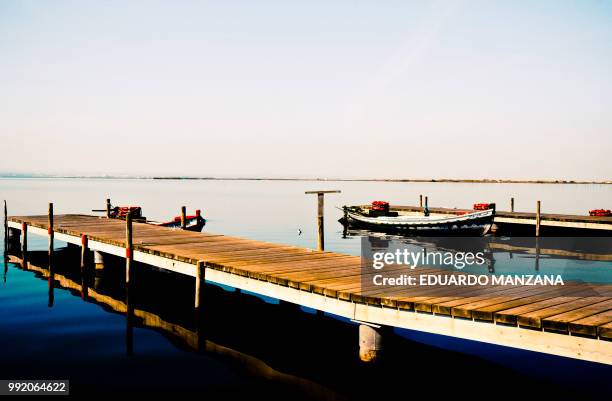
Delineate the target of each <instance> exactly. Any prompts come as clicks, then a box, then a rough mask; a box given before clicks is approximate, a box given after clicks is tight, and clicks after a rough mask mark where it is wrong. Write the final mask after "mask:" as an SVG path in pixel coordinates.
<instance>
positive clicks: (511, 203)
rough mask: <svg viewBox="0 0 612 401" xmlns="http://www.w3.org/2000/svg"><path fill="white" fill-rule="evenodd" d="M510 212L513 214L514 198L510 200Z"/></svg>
mask: <svg viewBox="0 0 612 401" xmlns="http://www.w3.org/2000/svg"><path fill="white" fill-rule="evenodd" d="M510 211H511V212H514V198H510Z"/></svg>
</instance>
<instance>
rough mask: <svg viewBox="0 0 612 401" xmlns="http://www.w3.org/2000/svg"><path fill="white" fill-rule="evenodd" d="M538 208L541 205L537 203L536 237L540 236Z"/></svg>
mask: <svg viewBox="0 0 612 401" xmlns="http://www.w3.org/2000/svg"><path fill="white" fill-rule="evenodd" d="M540 206H541V203H540V201H538V203H537V204H536V234H535V235H536V237H539V236H540V220H541V217H542V216H541V214H540Z"/></svg>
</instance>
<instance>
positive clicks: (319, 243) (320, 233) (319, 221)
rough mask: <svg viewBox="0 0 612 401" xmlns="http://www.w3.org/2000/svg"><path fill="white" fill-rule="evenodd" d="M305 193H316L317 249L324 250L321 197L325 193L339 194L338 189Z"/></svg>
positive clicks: (322, 204) (307, 192) (322, 197)
mask: <svg viewBox="0 0 612 401" xmlns="http://www.w3.org/2000/svg"><path fill="white" fill-rule="evenodd" d="M305 193H306V194H317V201H318V203H317V228H318V237H317V249H318V250H319V251H323V250H325V233H324V224H323V214H324V203H323V199H324V196H325V194H339V193H340V191H338V190H332V191H306V192H305Z"/></svg>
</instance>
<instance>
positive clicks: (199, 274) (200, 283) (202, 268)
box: [194, 260, 206, 311]
mask: <svg viewBox="0 0 612 401" xmlns="http://www.w3.org/2000/svg"><path fill="white" fill-rule="evenodd" d="M205 281H206V263H205V262H204V261H203V260H200V261H198V264H197V265H196V280H195V302H194V307H195V309H196V310H198V311H199V310H200V308H201V307H202V295H203V292H204V282H205Z"/></svg>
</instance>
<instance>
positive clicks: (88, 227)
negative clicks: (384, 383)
mask: <svg viewBox="0 0 612 401" xmlns="http://www.w3.org/2000/svg"><path fill="white" fill-rule="evenodd" d="M432 211H434V210H433V209H432ZM8 220H9V221H8V226H9V227H10V229H11V230H13V231H14V232H17V231H21V230H23V228H24V226H25V227H27V230H28V232H29V233H30V234H38V235H43V236H53V237H54V238H55V239H56V240H59V241H64V242H67V243H71V244H75V245H78V246H81V245H82V243H83V242H82V241H83V236H86V237H87V241H86V244H87V247H88V248H89V249H91V250H93V251H97V252H101V253H107V254H111V255H115V256H118V257H126V256H127V253H126V223H125V221H122V220H115V219H108V218H99V217H95V216H86V215H57V216H54V222H53V223H54V225H53V229H52V230H49V219H48V216H47V215H42V216H13V217H10V218H9V219H8ZM132 249H133V251H132V252H130V253H129V255H130V257H133V259H134V261H136V262H141V263H145V264H148V265H152V266H155V267H158V268H160V269H165V270H169V271H173V272H177V273H180V274H185V275H189V276H192V277H196V278H197V277H202V276H204V277H205V279H206V281H210V282H213V283H219V284H223V285H228V286H231V287H235V288H239V289H242V290H246V291H250V292H253V293H255V294H259V295H263V296H269V297H273V298H277V299H280V300H282V301H287V302H291V303H294V304H298V305H302V306H305V307H309V308H314V309H317V310H321V311H324V312H328V313H332V314H335V315H338V316H341V317H345V318H348V319H352V320H354V321H357V322H360V323H362V326H364V327H370V328H377V327H380V326H388V327H397V328H404V329H412V330H418V331H423V332H428V333H434V334H440V335H447V336H453V337H458V338H463V339H467V340H474V341H481V342H486V343H492V344H497V345H502V346H509V347H514V348H520V349H525V350H530V351H536V352H544V353H548V354H554V355H559V356H563V357H571V358H577V359H582V360H587V361H593V362H599V363H605V364H612V285H598V286H596V291H595V292H594V291H593V286H588V285H581V284H575V285H573V286H568V288H567V289H566V290H564V291H566V292H565V293H562V294H559V293H558V292H556V291H551V290H550V289H546V288H541V287H539V288H537V287H520V286H512V287H493V288H489V289H486V290H484V292H481V293H479V294H478V295H474V293H473V289H470V288H456V289H453V290H452V291H454V293H453V294H449V291H451V290H449V289H448V288H431V289H428V290H427V293H426V294H424V293H423V291H424V290H423V289H416V288H408V287H406V288H403V287H402V288H401V289H400V290H398V289H396V290H394V292H392V293H390V292H389V291H388V289H384V288H379V287H365V288H364V286H363V284H362V275H363V271H362V266H361V258H360V257H357V256H351V255H345V254H339V253H334V252H327V251H314V250H309V249H305V248H300V247H295V246H288V245H279V244H272V243H267V242H261V241H254V240H248V239H243V238H236V237H229V236H225V235H218V234H210V233H196V232H189V231H182V230H173V229H168V228H163V227H157V226H153V225H149V224H144V223H133V244H132ZM202 265H204V271H199V268H198V266H200V267H201V266H202ZM413 272H414V273H410V274H418V273H420V272H419V269H415V270H414V271H413ZM440 272H443V271H440ZM444 274H456V272H448V271H444ZM196 281H197V280H196ZM196 298H197V297H196ZM204 307H205V306H204ZM360 333H361V326H360Z"/></svg>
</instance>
